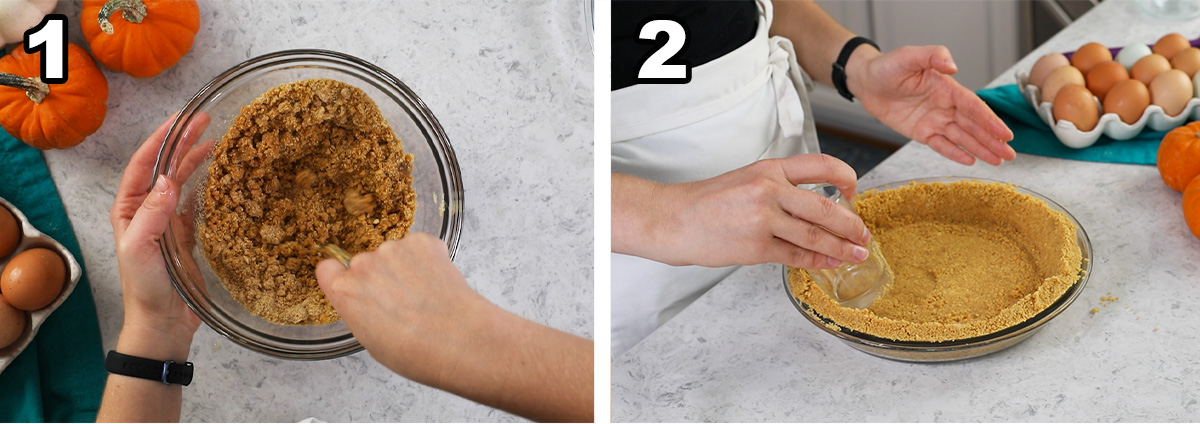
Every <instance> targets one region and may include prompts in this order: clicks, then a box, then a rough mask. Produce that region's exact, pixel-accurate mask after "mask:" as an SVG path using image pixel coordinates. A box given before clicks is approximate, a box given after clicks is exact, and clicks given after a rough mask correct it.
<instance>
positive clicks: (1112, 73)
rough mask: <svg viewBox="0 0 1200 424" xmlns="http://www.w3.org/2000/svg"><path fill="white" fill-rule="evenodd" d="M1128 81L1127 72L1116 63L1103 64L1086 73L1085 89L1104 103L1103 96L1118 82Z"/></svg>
mask: <svg viewBox="0 0 1200 424" xmlns="http://www.w3.org/2000/svg"><path fill="white" fill-rule="evenodd" d="M1127 79H1129V72H1128V71H1126V70H1125V67H1124V66H1121V64H1120V63H1117V62H1104V63H1101V64H1099V65H1096V66H1094V67H1092V70H1090V71H1088V73H1087V88H1088V91H1091V92H1092V94H1095V95H1096V97H1099V98H1100V101H1104V95H1105V94H1108V90H1109V89H1111V88H1112V86H1114V85H1117V83H1118V82H1121V81H1125V80H1127Z"/></svg>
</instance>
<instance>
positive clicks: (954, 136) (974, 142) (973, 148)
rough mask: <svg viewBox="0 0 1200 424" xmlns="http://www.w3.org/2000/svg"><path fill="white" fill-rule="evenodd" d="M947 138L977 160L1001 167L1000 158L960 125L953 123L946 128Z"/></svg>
mask: <svg viewBox="0 0 1200 424" xmlns="http://www.w3.org/2000/svg"><path fill="white" fill-rule="evenodd" d="M946 138H947V139H948V140H950V141H951V142H953V143H954V144H957V145H958V147H960V148H962V149H963V150H966V151H967V153H970V154H971V155H973V156H975V157H976V158H978V159H980V160H982V161H984V162H987V163H990V164H992V165H993V166H1000V158H999V157H996V155H995V154H993V153H992V151H991V150H988V149H987V148H986V147H984V146H983V144H982V143H981V142H980V141H979V139H977V138H975V137H974V136H973V135H971V134H968V133H967V132H966V131H965V130H963V128H962V126H960V125H958V123H951V124H950V125H947V126H946Z"/></svg>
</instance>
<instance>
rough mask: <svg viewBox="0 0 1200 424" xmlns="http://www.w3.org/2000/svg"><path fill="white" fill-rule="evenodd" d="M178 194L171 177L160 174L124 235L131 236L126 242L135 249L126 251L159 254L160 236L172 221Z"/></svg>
mask: <svg viewBox="0 0 1200 424" xmlns="http://www.w3.org/2000/svg"><path fill="white" fill-rule="evenodd" d="M178 196H179V193H178V190H176V188H175V187H174V186H173V184H172V183H171V179H169V178H167V177H165V176H159V177H158V179H157V180H156V182H155V184H154V188H153V189H151V190H150V194H147V195H146V198H145V199H144V200H142V205H141V206H139V207H138V209H137V213H135V214H134V216H133V219H132V220H130V221H129V227H128V228H126V230H125V232H124V234H123V235H122V237H123V238H131V239H129V240H126V242H127V243H129V246H130V247H131V248H132V249H134V251H133V252H125V253H132V254H135V255H157V254H158V245H157V241H158V238H159V236H160V235H161V234H162V233H163V232H165V231H166V230H167V223H168V222H170V220H171V214H172V213H173V212H174V211H175V203H176V198H177V197H178ZM120 245H121V246H122V247H124V246H126V243H120Z"/></svg>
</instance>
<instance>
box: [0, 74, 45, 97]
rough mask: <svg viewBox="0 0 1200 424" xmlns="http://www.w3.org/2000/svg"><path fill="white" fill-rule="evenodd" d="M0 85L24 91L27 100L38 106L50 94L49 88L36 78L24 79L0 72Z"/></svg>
mask: <svg viewBox="0 0 1200 424" xmlns="http://www.w3.org/2000/svg"><path fill="white" fill-rule="evenodd" d="M0 85H3V86H6V87H12V88H18V89H21V90H25V95H26V96H29V100H33V102H34V103H38V104H40V103H42V100H45V99H46V96H47V95H49V94H50V86H49V85H47V84H46V83H44V82H42V79H41V78H38V77H33V78H26V77H23V76H20V75H13V74H6V73H3V72H0Z"/></svg>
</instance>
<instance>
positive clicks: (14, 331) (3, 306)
mask: <svg viewBox="0 0 1200 424" xmlns="http://www.w3.org/2000/svg"><path fill="white" fill-rule="evenodd" d="M28 322H29V315H28V314H26V313H25V311H22V310H20V309H17V308H14V307H13V306H12V305H9V304H8V302H7V301H5V300H4V296H0V349H4V348H6V347H8V346H10V345H12V344H13V342H16V341H17V339H19V338H21V334H24V333H25V324H27V323H28Z"/></svg>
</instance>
